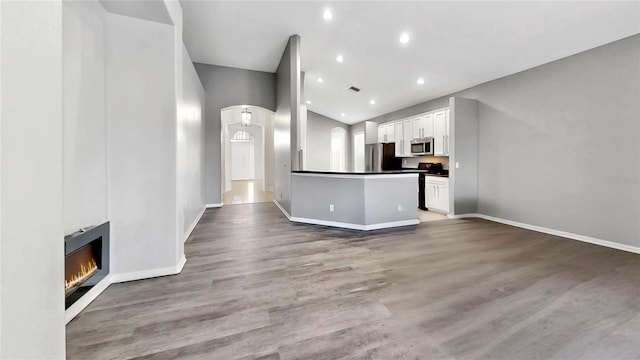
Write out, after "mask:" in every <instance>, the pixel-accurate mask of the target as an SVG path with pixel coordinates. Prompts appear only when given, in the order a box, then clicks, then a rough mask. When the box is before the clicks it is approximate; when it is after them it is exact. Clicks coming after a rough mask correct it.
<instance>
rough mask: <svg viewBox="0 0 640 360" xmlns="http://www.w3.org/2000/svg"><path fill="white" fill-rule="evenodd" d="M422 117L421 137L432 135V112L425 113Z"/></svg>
mask: <svg viewBox="0 0 640 360" xmlns="http://www.w3.org/2000/svg"><path fill="white" fill-rule="evenodd" d="M422 118H423V122H424V128H423V129H422V137H433V114H427V115H425V116H423V117H422Z"/></svg>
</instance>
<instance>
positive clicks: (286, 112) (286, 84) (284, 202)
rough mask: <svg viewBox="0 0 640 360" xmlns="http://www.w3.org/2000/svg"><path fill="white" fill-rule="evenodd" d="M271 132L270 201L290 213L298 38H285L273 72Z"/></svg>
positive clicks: (295, 141) (297, 109) (295, 143)
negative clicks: (271, 189) (272, 167)
mask: <svg viewBox="0 0 640 360" xmlns="http://www.w3.org/2000/svg"><path fill="white" fill-rule="evenodd" d="M276 101H277V105H276V114H275V121H274V126H273V131H274V159H275V170H274V182H275V184H274V185H275V186H274V187H275V189H274V194H273V197H274V200H276V201H277V202H278V203H279V204H280V205H281V206H282V207H283V208H284V210H285V211H287V212H288V213H289V214H291V169H292V166H293V163H296V166H297V160H298V158H297V150H298V139H297V122H298V118H299V114H300V37H299V36H297V35H293V36H291V37H290V38H289V41H288V42H287V46H286V48H285V50H284V53H283V54H282V59H281V60H280V64H279V65H278V70H277V71H276Z"/></svg>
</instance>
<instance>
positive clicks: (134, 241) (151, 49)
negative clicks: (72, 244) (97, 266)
mask: <svg viewBox="0 0 640 360" xmlns="http://www.w3.org/2000/svg"><path fill="white" fill-rule="evenodd" d="M174 41H175V34H174V28H173V26H170V25H166V24H161V23H156V22H151V21H147V20H140V19H136V18H133V17H128V16H122V15H115V14H111V13H109V14H107V74H108V77H107V124H108V127H107V129H108V136H107V149H108V164H109V166H108V179H109V181H108V183H109V200H108V206H109V217H110V220H111V259H112V263H111V269H112V273H114V274H116V275H117V274H140V273H141V272H146V273H148V272H150V271H156V272H159V273H161V272H167V271H168V270H170V269H175V267H176V265H177V253H176V251H177V247H176V244H177V241H178V239H176V236H177V235H176V223H177V221H176V214H177V204H176V196H175V194H176V178H177V176H176V173H177V172H176V137H177V134H176V131H177V130H176V129H177V125H176V124H177V122H176V114H177V111H176V86H175V81H176V76H175V74H176V68H175V49H176V47H175V44H174ZM123 276H124V275H123ZM129 276H130V277H135V276H134V275H129ZM142 277H147V276H142Z"/></svg>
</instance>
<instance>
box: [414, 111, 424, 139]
mask: <svg viewBox="0 0 640 360" xmlns="http://www.w3.org/2000/svg"><path fill="white" fill-rule="evenodd" d="M411 123H412V133H413V137H412V138H413V139H419V138H421V137H422V130H423V129H424V117H423V116H420V117H416V118H413V119H411Z"/></svg>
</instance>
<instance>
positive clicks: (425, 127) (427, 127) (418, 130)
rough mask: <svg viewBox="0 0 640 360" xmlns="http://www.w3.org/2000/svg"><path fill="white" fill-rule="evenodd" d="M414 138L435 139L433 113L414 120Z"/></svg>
mask: <svg viewBox="0 0 640 360" xmlns="http://www.w3.org/2000/svg"><path fill="white" fill-rule="evenodd" d="M412 123H413V138H414V139H416V138H425V137H433V113H428V114H425V115H422V116H420V117H416V118H413V119H412Z"/></svg>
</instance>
